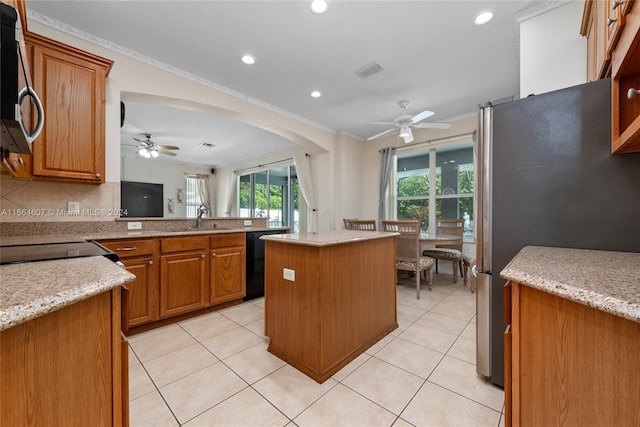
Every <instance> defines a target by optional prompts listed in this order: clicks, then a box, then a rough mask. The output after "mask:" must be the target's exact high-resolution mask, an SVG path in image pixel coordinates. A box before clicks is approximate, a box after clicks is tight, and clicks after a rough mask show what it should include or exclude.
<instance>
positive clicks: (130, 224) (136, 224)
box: [127, 221, 142, 230]
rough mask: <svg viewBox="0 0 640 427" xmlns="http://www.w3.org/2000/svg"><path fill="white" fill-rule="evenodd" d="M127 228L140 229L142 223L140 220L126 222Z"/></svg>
mask: <svg viewBox="0 0 640 427" xmlns="http://www.w3.org/2000/svg"><path fill="white" fill-rule="evenodd" d="M127 230H142V223H141V222H140V221H131V222H127Z"/></svg>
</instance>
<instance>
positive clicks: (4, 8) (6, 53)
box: [0, 3, 44, 153]
mask: <svg viewBox="0 0 640 427" xmlns="http://www.w3.org/2000/svg"><path fill="white" fill-rule="evenodd" d="M0 6H1V12H2V33H1V37H2V38H1V43H0V57H1V61H2V62H1V67H0V84H1V86H0V98H1V112H2V128H1V129H0V132H1V133H0V140H1V145H2V151H3V152H4V151H9V152H14V153H31V143H32V142H33V140H35V139H36V138H37V137H38V135H39V134H40V131H41V130H42V126H43V124H44V110H43V108H42V103H41V102H40V99H39V98H38V95H37V94H36V93H35V91H34V90H33V88H32V87H31V83H30V78H29V76H30V74H29V64H28V63H27V54H26V49H25V45H24V37H23V34H22V24H21V22H20V15H19V14H18V11H17V10H16V9H15V8H13V7H11V6H9V5H7V4H4V3H0ZM25 118H27V120H26V123H25Z"/></svg>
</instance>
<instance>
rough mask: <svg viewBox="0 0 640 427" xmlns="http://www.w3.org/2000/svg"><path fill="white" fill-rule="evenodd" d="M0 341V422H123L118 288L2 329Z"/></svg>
mask: <svg viewBox="0 0 640 427" xmlns="http://www.w3.org/2000/svg"><path fill="white" fill-rule="evenodd" d="M0 341H1V342H2V345H1V346H0V353H1V357H0V369H1V371H0V377H1V378H2V381H0V396H2V398H1V399H0V425H3V426H17V425H52V426H105V427H107V426H109V427H110V426H121V425H125V426H126V425H128V418H127V417H125V415H124V414H127V413H128V409H127V408H128V404H129V402H128V398H127V390H126V389H125V386H126V384H128V381H127V376H128V369H127V368H128V364H125V365H124V366H123V360H122V357H123V354H124V350H125V349H126V340H123V338H122V336H121V332H120V288H116V289H112V290H111V291H108V292H103V293H101V294H98V295H96V296H93V297H91V298H88V299H85V300H82V301H80V302H77V303H75V304H72V305H69V306H66V307H63V308H61V309H59V310H56V311H53V312H51V313H48V314H46V315H43V316H41V317H37V318H35V319H32V320H29V321H27V322H25V323H22V324H19V325H17V326H14V327H12V328H9V329H6V330H4V331H2V332H0ZM124 363H126V360H125V361H124Z"/></svg>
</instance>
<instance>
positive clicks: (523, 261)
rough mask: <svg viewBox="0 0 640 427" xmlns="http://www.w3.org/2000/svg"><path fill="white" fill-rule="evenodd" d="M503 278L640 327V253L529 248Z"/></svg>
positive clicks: (502, 273) (513, 261)
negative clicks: (614, 316)
mask: <svg viewBox="0 0 640 427" xmlns="http://www.w3.org/2000/svg"><path fill="white" fill-rule="evenodd" d="M500 276H502V277H503V278H505V279H508V280H513V281H516V282H519V283H522V284H524V285H527V286H530V287H532V288H536V289H539V290H542V291H545V292H549V293H551V294H555V295H558V296H560V297H562V298H566V299H568V300H571V301H575V302H578V303H580V304H584V305H587V306H589V307H593V308H596V309H598V310H602V311H605V312H608V313H611V314H614V315H616V316H620V317H624V318H625V319H629V320H633V321H634V322H639V323H640V253H632V252H609V251H595V250H587V249H565V248H549V247H541V246H527V247H525V248H523V249H522V250H521V251H520V252H519V253H518V255H516V256H515V258H513V260H511V262H510V263H509V264H508V265H507V266H506V267H505V268H504V270H502V272H501V273H500Z"/></svg>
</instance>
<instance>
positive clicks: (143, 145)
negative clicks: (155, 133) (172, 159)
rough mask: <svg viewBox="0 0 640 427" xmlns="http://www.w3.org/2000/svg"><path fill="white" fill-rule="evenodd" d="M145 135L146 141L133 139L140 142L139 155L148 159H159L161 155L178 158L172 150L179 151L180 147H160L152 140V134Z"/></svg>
mask: <svg viewBox="0 0 640 427" xmlns="http://www.w3.org/2000/svg"><path fill="white" fill-rule="evenodd" d="M143 135H144V136H145V137H146V138H147V139H146V140H142V139H138V138H135V137H134V138H133V139H134V140H136V141H138V142H139V144H138V148H139V150H138V154H140V155H141V156H142V157H146V158H147V159H149V158H151V157H154V158H155V157H158V155H159V153H162V154H167V155H169V156H176V155H177V154H176V153H174V152H173V151H171V150H179V149H180V147H176V146H175V145H158V144H156V143H155V142H153V141H152V140H151V136H152V135H151V134H150V133H143Z"/></svg>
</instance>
